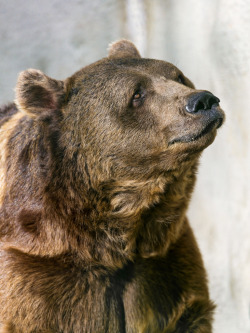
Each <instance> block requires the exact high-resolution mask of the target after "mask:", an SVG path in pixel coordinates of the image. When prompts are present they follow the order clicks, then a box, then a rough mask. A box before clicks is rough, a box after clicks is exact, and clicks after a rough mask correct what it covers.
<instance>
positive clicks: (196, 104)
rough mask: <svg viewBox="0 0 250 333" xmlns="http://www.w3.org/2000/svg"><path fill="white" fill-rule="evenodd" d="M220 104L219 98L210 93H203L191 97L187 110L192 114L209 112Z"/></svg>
mask: <svg viewBox="0 0 250 333" xmlns="http://www.w3.org/2000/svg"><path fill="white" fill-rule="evenodd" d="M219 102H220V100H219V98H218V97H216V96H214V95H213V94H211V93H210V92H209V91H202V92H200V93H197V94H194V95H192V96H191V97H189V100H188V103H187V105H186V110H187V112H190V113H195V112H198V111H202V110H209V109H211V108H212V106H217V105H218V104H219Z"/></svg>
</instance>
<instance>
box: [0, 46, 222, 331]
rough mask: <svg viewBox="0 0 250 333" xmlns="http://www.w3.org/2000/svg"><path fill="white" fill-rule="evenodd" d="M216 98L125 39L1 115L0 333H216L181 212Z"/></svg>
mask: <svg viewBox="0 0 250 333" xmlns="http://www.w3.org/2000/svg"><path fill="white" fill-rule="evenodd" d="M223 119H224V114H223V111H221V109H220V107H219V99H218V98H217V97H215V96H214V95H213V94H211V93H210V92H208V91H203V90H196V89H195V88H194V86H193V84H192V83H191V81H190V80H189V79H188V78H186V77H185V76H184V75H183V74H182V72H181V71H180V70H179V69H177V68H176V67H175V66H173V65H172V64H170V63H167V62H165V61H159V60H153V59H144V58H141V56H140V54H139V52H138V50H137V49H136V47H135V46H134V45H133V44H132V43H131V42H129V41H126V40H121V41H118V42H115V43H113V44H111V46H110V49H109V55H108V57H107V58H104V59H102V60H100V61H98V62H96V63H93V64H91V65H89V66H87V67H84V68H83V69H81V70H80V71H78V72H77V73H75V74H74V75H73V76H71V77H70V78H68V79H66V80H65V81H58V80H54V79H51V78H49V77H48V76H46V75H45V74H43V73H42V72H41V71H39V70H33V69H30V70H27V71H24V72H22V73H21V74H20V76H19V78H18V82H17V86H16V103H15V105H14V104H11V105H9V106H7V107H5V108H2V109H1V112H0V125H1V127H0V267H1V268H0V323H1V328H0V332H8V333H10V332H11V333H39V332H40V333H45V332H47V333H49V332H50V333H85V332H86V333H105V332H109V333H125V332H126V333H137V332H138V333H139V332H140V333H142V332H144V333H146V332H148V333H151V332H152V333H153V332H155V333H156V332H175V333H183V332H185V333H191V332H192V333H208V332H211V330H212V328H211V322H212V314H213V309H214V305H213V303H212V302H211V301H210V299H209V294H208V288H207V279H206V273H205V270H204V267H203V262H202V258H201V255H200V252H199V249H198V247H197V244H196V241H195V238H194V236H193V233H192V230H191V228H190V226H189V223H188V220H187V218H186V211H187V207H188V203H189V200H190V196H191V193H192V190H193V187H194V183H195V178H196V176H195V175H196V171H197V164H198V159H199V156H200V154H201V152H202V151H203V149H204V148H206V147H207V146H208V145H210V144H211V143H212V142H213V140H214V138H215V135H216V131H217V128H218V127H220V126H221V124H222V122H223Z"/></svg>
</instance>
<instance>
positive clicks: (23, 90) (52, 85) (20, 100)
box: [15, 69, 64, 116]
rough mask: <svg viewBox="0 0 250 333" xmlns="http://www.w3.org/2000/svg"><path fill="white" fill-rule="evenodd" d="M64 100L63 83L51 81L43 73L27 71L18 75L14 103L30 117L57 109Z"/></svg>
mask: <svg viewBox="0 0 250 333" xmlns="http://www.w3.org/2000/svg"><path fill="white" fill-rule="evenodd" d="M63 99H64V82H63V81H58V80H54V79H51V78H50V77H48V76H47V75H45V74H44V73H43V72H41V71H39V70H36V69H28V70H26V71H23V72H21V73H20V74H19V77H18V80H17V85H16V99H15V102H16V104H17V106H18V108H19V109H20V110H22V111H24V112H26V113H28V114H29V115H31V116H36V115H40V114H41V113H43V112H50V111H53V110H56V109H59V108H60V106H61V105H62V103H63Z"/></svg>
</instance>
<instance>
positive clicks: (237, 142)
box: [0, 0, 250, 333]
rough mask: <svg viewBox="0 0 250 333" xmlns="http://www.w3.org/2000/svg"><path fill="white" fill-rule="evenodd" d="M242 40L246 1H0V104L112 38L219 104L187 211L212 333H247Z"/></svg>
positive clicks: (249, 215) (249, 242)
mask: <svg viewBox="0 0 250 333" xmlns="http://www.w3.org/2000/svg"><path fill="white" fill-rule="evenodd" d="M249 36H250V1H249V0H210V1H207V0H71V1H66V0H43V1H35V0H24V1H20V0H9V1H6V0H0V104H4V103H7V102H9V101H12V100H13V99H14V88H15V84H16V79H17V75H18V73H19V72H20V71H21V70H24V69H27V68H36V69H40V70H42V71H44V72H45V73H46V74H47V75H49V76H51V77H54V78H56V79H64V78H66V77H68V76H70V75H71V74H73V73H74V72H75V71H76V70H78V69H80V68H81V67H83V66H85V65H87V64H89V63H91V62H94V61H95V60H98V59H100V58H102V57H105V56H106V52H107V51H106V50H107V47H108V44H109V43H110V42H112V41H114V40H117V39H119V38H128V39H130V40H132V41H133V42H134V43H135V44H136V45H137V47H138V49H139V50H140V52H141V54H142V55H143V56H144V57H150V58H157V59H162V60H166V61H169V62H172V63H173V64H174V65H176V66H178V67H179V68H180V69H181V70H182V71H183V72H184V74H185V75H186V76H187V77H189V78H190V79H191V80H192V81H193V82H194V83H195V85H196V87H197V88H198V89H207V90H210V91H212V92H213V93H214V94H215V95H216V96H218V97H219V98H220V100H221V106H222V108H223V109H224V110H225V112H226V115H227V121H226V123H225V125H224V126H223V127H222V128H221V129H220V130H219V133H218V136H217V138H216V140H215V142H214V144H213V145H212V146H210V147H209V148H207V150H206V151H205V152H204V153H203V157H202V159H201V163H200V169H199V174H198V181H197V186H196V189H195V193H194V196H193V199H192V203H191V207H190V209H189V217H190V221H191V225H192V226H193V229H194V231H195V234H196V236H197V238H198V242H199V245H200V248H201V251H202V253H203V257H204V261H205V266H206V268H207V271H208V276H209V284H210V292H211V297H212V299H213V300H214V301H215V302H216V303H217V312H216V315H215V323H214V332H215V333H224V332H225V333H247V332H248V333H249V332H250V208H249V207H250V194H249V189H250V140H249V133H250V107H249V105H250V37H249Z"/></svg>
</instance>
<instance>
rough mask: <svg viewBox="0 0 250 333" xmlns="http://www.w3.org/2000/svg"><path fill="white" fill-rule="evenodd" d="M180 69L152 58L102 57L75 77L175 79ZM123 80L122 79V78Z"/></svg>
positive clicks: (78, 78)
mask: <svg viewBox="0 0 250 333" xmlns="http://www.w3.org/2000/svg"><path fill="white" fill-rule="evenodd" d="M180 73H181V71H180V70H179V69H178V68H177V67H175V66H174V65H173V64H171V63H169V62H166V61H161V60H153V59H144V58H140V59H103V60H101V61H99V62H97V63H94V64H92V65H89V66H87V67H85V68H83V69H82V70H81V71H79V72H78V73H76V76H75V79H76V80H77V81H78V80H81V79H83V81H85V80H88V81H90V80H91V79H92V80H93V81H96V80H102V81H103V80H112V79H113V80H120V79H122V78H124V79H131V80H133V79H136V78H137V77H139V78H142V77H145V78H148V79H150V78H154V77H160V76H161V77H162V76H164V77H165V78H166V79H168V78H169V79H175V78H176V77H178V75H179V74H180ZM122 81H123V80H122Z"/></svg>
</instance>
